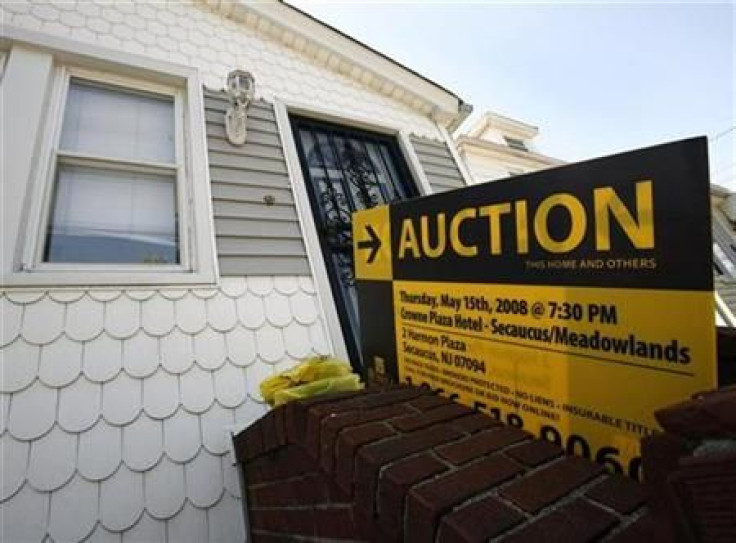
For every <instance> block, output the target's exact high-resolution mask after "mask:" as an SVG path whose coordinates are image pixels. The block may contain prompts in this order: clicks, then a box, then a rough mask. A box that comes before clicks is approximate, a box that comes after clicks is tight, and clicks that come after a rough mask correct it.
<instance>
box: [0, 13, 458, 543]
mask: <svg viewBox="0 0 736 543" xmlns="http://www.w3.org/2000/svg"><path fill="white" fill-rule="evenodd" d="M0 17H1V20H2V26H1V28H0V77H1V79H0V97H1V99H2V148H3V160H2V180H1V182H2V195H3V197H2V216H3V222H2V225H3V231H2V257H1V258H0V261H1V262H0V263H1V265H2V269H1V270H0V273H1V277H2V280H1V282H2V293H1V294H0V310H1V312H2V336H1V337H0V372H1V373H0V375H1V377H2V378H1V379H0V446H1V447H2V448H1V449H0V456H1V457H2V493H1V494H0V518H2V528H1V530H2V539H3V540H4V541H14V542H15V541H18V542H20V541H23V542H25V541H119V542H124V541H146V542H149V541H177V542H186V541H193V542H195V541H242V540H243V538H244V523H245V521H244V518H243V512H242V511H243V508H242V505H241V498H242V497H241V494H240V485H239V476H238V473H237V470H236V469H235V467H234V464H233V461H234V459H233V457H232V455H231V454H230V435H231V433H232V432H233V431H237V430H238V429H240V428H242V427H244V426H246V425H248V424H250V423H251V422H253V421H254V420H256V419H257V418H259V417H260V416H261V415H263V414H264V413H265V411H266V406H265V405H264V403H263V401H262V398H261V397H260V393H259V384H260V382H261V381H262V380H263V379H264V378H265V377H267V376H270V375H272V374H274V373H275V372H278V371H281V370H284V369H287V368H289V367H291V366H292V365H293V364H295V363H296V361H298V360H299V359H302V358H304V357H308V356H312V355H315V354H334V355H336V356H338V357H341V358H344V359H350V360H351V361H353V363H359V361H358V360H357V355H356V353H357V351H358V346H357V342H358V339H357V330H358V326H359V323H358V322H357V318H356V316H355V311H354V303H355V302H354V292H353V290H352V289H353V286H352V278H351V263H350V252H349V247H350V244H351V239H350V231H349V225H350V212H351V211H353V210H355V209H360V208H363V207H370V206H373V205H376V204H379V203H383V202H388V201H395V200H397V199H401V198H407V197H411V196H416V195H424V194H430V193H434V192H439V191H443V190H449V189H452V188H459V187H462V186H465V185H466V184H468V183H469V182H470V179H469V175H468V174H467V172H466V170H465V167H464V166H463V165H462V163H461V162H460V161H459V160H458V155H457V152H456V151H455V149H454V145H453V142H452V140H451V138H450V136H449V133H451V132H452V131H454V130H455V129H456V128H457V126H458V125H459V124H460V123H461V122H462V121H463V119H464V118H465V117H466V116H467V115H468V114H469V112H470V108H469V106H467V105H466V104H464V103H463V102H462V100H461V99H460V98H458V97H457V96H456V95H454V94H453V93H452V92H450V91H448V90H446V89H444V88H442V87H441V86H439V85H437V84H436V83H433V82H432V81H429V80H427V79H425V78H423V77H422V76H420V75H418V74H416V73H415V72H413V71H411V70H409V69H408V68H406V67H403V66H401V65H399V64H397V63H396V62H394V61H392V60H391V59H389V58H387V57H385V56H383V55H381V54H380V53H377V52H376V51H374V50H371V49H370V48H368V47H366V46H365V45H363V44H360V43H358V42H356V41H355V40H353V39H351V38H349V37H348V36H345V35H344V34H342V33H340V32H339V31H337V30H335V29H333V28H331V27H329V26H326V25H324V24H322V23H320V22H319V21H316V20H314V19H313V18H311V17H309V16H307V15H305V14H304V13H302V12H300V11H298V10H296V9H294V8H292V7H290V6H288V5H285V4H283V3H281V2H275V1H273V2H263V1H261V2H246V1H228V2H225V1H222V2H220V1H216V0H215V1H209V0H208V1H192V2H125V1H121V2H114V3H113V2H107V1H84V2H70V1H60V2H21V1H13V2H6V3H3V4H2V5H0ZM237 69H240V70H244V71H247V72H249V73H250V74H251V75H252V81H251V80H249V79H248V78H245V80H238V79H237V75H238V72H236V73H235V83H236V84H233V85H232V86H229V85H226V82H227V81H228V75H229V74H231V73H232V72H233V71H234V70H237ZM241 75H242V73H241ZM237 83H242V84H244V85H245V86H246V87H247V86H248V85H250V84H251V83H252V84H253V86H254V89H255V90H254V92H253V93H252V94H250V93H248V92H245V93H240V94H239V93H238V92H237V91H238V90H239V87H238V85H237ZM251 88H253V87H251ZM240 90H242V89H240ZM243 119H244V120H245V125H244V126H243V125H242V124H238V123H239V122H240V121H242V120H243ZM243 128H244V129H245V131H246V134H245V143H244V144H242V145H241V144H238V143H237V140H238V137H240V136H242V129H243ZM239 130H240V133H239ZM231 141H236V144H234V143H231Z"/></svg>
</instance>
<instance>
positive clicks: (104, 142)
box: [60, 79, 175, 164]
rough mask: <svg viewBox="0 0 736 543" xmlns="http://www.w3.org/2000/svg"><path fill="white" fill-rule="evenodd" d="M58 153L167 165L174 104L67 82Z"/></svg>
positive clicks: (172, 156)
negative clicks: (68, 152)
mask: <svg viewBox="0 0 736 543" xmlns="http://www.w3.org/2000/svg"><path fill="white" fill-rule="evenodd" d="M60 147H61V149H62V150H64V151H73V152H78V153H84V154H90V155H96V156H101V157H108V158H118V159H125V160H136V161H145V162H163V163H168V164H172V163H174V162H175V146H174V101H173V98H171V97H163V96H158V95H154V94H147V93H146V94H144V93H138V92H131V91H121V90H117V89H113V88H110V87H101V86H99V85H95V84H94V83H87V82H83V81H80V80H76V79H72V81H71V83H70V85H69V92H68V95H67V103H66V110H65V113H64V121H63V124H62V130H61V143H60Z"/></svg>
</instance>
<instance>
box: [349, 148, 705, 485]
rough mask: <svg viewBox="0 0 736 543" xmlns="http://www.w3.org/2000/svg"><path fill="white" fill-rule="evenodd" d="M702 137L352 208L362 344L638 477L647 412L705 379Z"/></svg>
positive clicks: (382, 359) (372, 354) (651, 427)
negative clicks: (354, 210) (367, 207)
mask: <svg viewBox="0 0 736 543" xmlns="http://www.w3.org/2000/svg"><path fill="white" fill-rule="evenodd" d="M707 168H708V166H707V148H706V140H705V138H697V139H691V140H685V141H681V142H676V143H671V144H667V145H660V146H657V147H652V148H649V149H644V150H639V151H634V152H630V153H625V154H621V155H615V156H611V157H606V158H601V159H596V160H591V161H587V162H582V163H578V164H573V165H570V166H565V167H560V168H555V169H552V170H547V171H543V172H538V173H534V174H529V175H525V176H518V177H514V178H513V179H509V180H504V181H496V182H493V183H486V184H483V185H477V186H473V187H469V188H464V189H460V190H456V191H453V192H448V193H444V194H439V195H434V196H428V197H425V198H419V199H415V200H410V201H406V202H401V203H397V204H393V205H391V206H387V207H386V206H384V207H380V208H374V209H370V210H367V211H361V212H358V213H356V214H355V215H354V217H353V239H354V240H355V241H354V251H355V262H356V276H357V279H358V296H359V304H360V318H361V334H362V342H363V345H362V349H363V355H364V362H365V364H366V365H367V369H368V373H369V376H371V377H372V378H373V379H376V380H390V381H408V382H411V383H414V384H417V385H427V386H430V387H432V388H434V389H438V390H439V391H440V392H441V393H442V394H445V395H448V396H452V397H454V398H456V399H457V400H458V401H460V402H462V403H465V404H467V405H470V406H474V407H476V408H478V409H481V410H482V411H484V412H490V413H491V414H493V415H495V416H497V417H499V418H502V419H503V420H504V421H506V422H508V423H509V424H512V425H515V426H519V427H523V428H525V429H528V430H529V431H531V432H533V433H535V434H537V435H539V436H541V437H543V438H544V439H548V440H550V441H553V442H555V443H558V444H560V445H562V446H564V447H565V448H566V449H567V450H568V451H569V452H573V453H576V454H581V455H583V456H587V457H590V458H592V459H595V460H597V461H599V462H603V463H606V464H608V465H609V466H611V467H612V468H613V469H615V470H616V471H621V472H624V473H628V474H629V475H631V476H634V477H638V476H639V470H640V460H639V441H640V439H641V438H642V437H643V436H645V435H648V434H651V433H652V432H656V431H657V430H658V427H657V424H656V421H655V420H654V417H653V412H654V410H656V409H657V408H660V407H663V406H665V405H668V404H670V403H674V402H677V401H681V400H683V399H685V398H687V397H688V396H689V395H690V394H692V393H694V392H696V391H699V390H703V389H708V388H712V387H714V386H715V372H716V369H715V368H716V364H715V322H714V318H715V313H714V297H713V271H712V270H713V268H712V245H711V231H710V204H709V182H708V169H707Z"/></svg>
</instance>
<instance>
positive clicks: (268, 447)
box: [254, 411, 283, 452]
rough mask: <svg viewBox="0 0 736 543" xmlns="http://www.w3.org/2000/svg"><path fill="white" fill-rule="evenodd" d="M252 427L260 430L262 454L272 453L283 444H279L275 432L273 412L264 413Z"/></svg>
mask: <svg viewBox="0 0 736 543" xmlns="http://www.w3.org/2000/svg"><path fill="white" fill-rule="evenodd" d="M254 426H255V427H258V428H260V430H261V439H262V440H263V451H264V452H268V451H272V450H273V449H277V448H278V447H281V446H282V445H283V443H281V442H279V438H278V434H277V432H276V416H275V414H274V411H269V412H268V413H266V414H265V415H264V416H263V417H262V418H261V419H260V420H259V421H258V422H256V423H255V424H254Z"/></svg>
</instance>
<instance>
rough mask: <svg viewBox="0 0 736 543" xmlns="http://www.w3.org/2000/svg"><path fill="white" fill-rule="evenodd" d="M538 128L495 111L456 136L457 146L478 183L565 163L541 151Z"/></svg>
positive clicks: (484, 115) (485, 114)
mask: <svg viewBox="0 0 736 543" xmlns="http://www.w3.org/2000/svg"><path fill="white" fill-rule="evenodd" d="M538 134H539V129H538V128H537V127H536V126H532V125H529V124H526V123H523V122H521V121H518V120H516V119H512V118H510V117H506V116H504V115H499V114H498V113H494V112H492V111H488V112H486V113H484V114H483V115H482V116H481V117H480V118H479V119H478V120H477V121H476V122H475V123H473V124H472V125H471V126H470V127H469V128H468V129H467V130H465V131H463V132H462V133H460V134H459V135H458V136H457V138H456V145H457V150H458V153H459V154H460V156H461V157H462V158H463V160H465V163H466V164H467V166H468V168H469V170H470V175H471V176H472V178H473V180H474V181H475V182H476V183H483V182H485V181H491V180H495V179H503V178H505V177H509V176H513V175H521V174H525V173H530V172H535V171H538V170H543V169H546V168H551V167H554V166H560V165H562V164H564V162H563V161H562V160H558V159H556V158H552V157H549V156H546V155H544V154H542V153H540V152H539V150H538V149H537V146H536V142H535V141H534V138H536V137H537V135H538Z"/></svg>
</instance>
